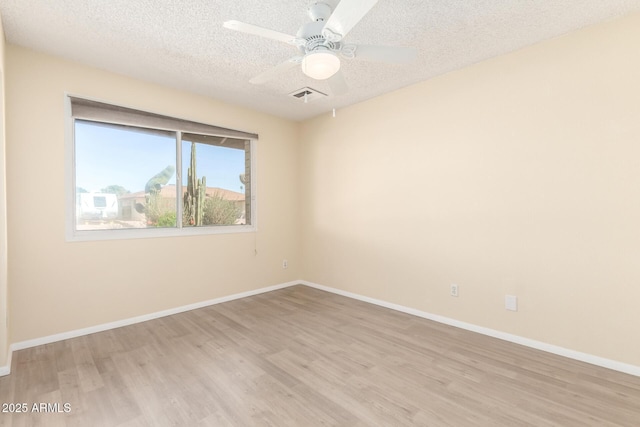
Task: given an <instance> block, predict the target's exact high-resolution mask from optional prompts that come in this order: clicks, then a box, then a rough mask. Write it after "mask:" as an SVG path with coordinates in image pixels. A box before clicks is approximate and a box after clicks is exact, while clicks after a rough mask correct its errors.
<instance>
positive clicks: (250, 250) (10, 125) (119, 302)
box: [0, 45, 300, 365]
mask: <svg viewBox="0 0 640 427" xmlns="http://www.w3.org/2000/svg"><path fill="white" fill-rule="evenodd" d="M6 54H7V70H6V79H7V88H6V100H7V163H8V164H7V196H8V201H7V206H8V228H9V233H8V240H9V253H10V254H11V257H10V267H11V268H10V269H9V285H10V291H11V292H10V306H11V334H12V342H20V341H24V340H29V339H33V338H39V337H44V336H47V335H51V334H56V333H61V332H67V331H71V330H75V329H79V328H84V327H89V326H93V325H98V324H103V323H106V322H111V321H117V320H121V319H126V318H130V317H133V316H139V315H143V314H147V313H153V312H157V311H160V310H164V309H169V308H174V307H178V306H182V305H186V304H190V303H195V302H200V301H205V300H208V299H212V298H216V297H221V296H228V295H231V294H234V293H239V292H244V291H249V290H253V289H257V288H261V287H265V286H270V285H275V284H280V283H284V282H288V281H291V280H294V279H297V278H299V276H300V270H299V266H300V261H299V259H298V255H297V252H298V247H299V241H298V233H296V231H297V224H298V213H297V206H298V205H297V200H296V199H295V197H296V194H297V192H298V190H297V185H298V184H297V183H298V179H299V178H298V169H297V163H296V161H297V147H298V126H297V125H296V124H295V123H291V122H288V121H286V120H281V119H278V118H274V117H271V116H268V115H266V114H261V113H256V112H252V111H249V110H246V109H241V108H236V107H232V106H229V105H225V104H223V103H220V102H216V101H214V100H211V99H208V98H204V97H200V96H196V95H193V94H188V93H184V92H179V91H175V90H171V89H167V88H163V87H159V86H155V85H153V84H150V83H145V82H141V81H136V80H132V79H129V78H126V77H122V76H118V75H114V74H110V73H107V72H103V71H99V70H96V69H93V68H89V67H85V66H82V65H78V64H76V63H72V62H68V61H65V60H62V59H58V58H54V57H50V56H46V55H43V54H39V53H36V52H33V51H30V50H26V49H23V48H19V47H15V46H12V45H8V46H7V52H6ZM65 91H66V92H70V93H73V94H75V95H83V96H87V97H91V98H96V99H101V100H105V101H110V102H113V103H116V104H121V105H125V106H129V107H134V108H140V109H144V110H149V111H153V112H157V113H161V114H167V115H173V116H177V117H181V118H186V119H191V120H195V121H203V122H206V123H211V124H214V125H220V126H224V127H229V128H234V129H239V130H245V131H249V132H257V133H258V134H259V135H260V140H259V141H258V148H257V156H258V157H257V174H258V176H257V179H258V181H257V195H258V200H257V203H258V204H257V206H258V207H257V208H258V221H257V223H258V232H257V233H241V234H225V235H209V236H194V237H181V238H175V237H174V238H154V239H138V240H118V241H97V242H66V241H65V229H64V224H65V216H64V215H65V206H64V203H65V180H64V177H65V170H64V164H65V161H64V160H65V150H64V147H65V140H64V137H65V128H64V126H65V115H64V94H65ZM256 249H257V255H256V254H255V250H256ZM285 257H286V258H287V259H288V260H289V268H288V269H287V270H283V269H282V259H283V258H285ZM0 365H1V364H0Z"/></svg>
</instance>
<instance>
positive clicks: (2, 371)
mask: <svg viewBox="0 0 640 427" xmlns="http://www.w3.org/2000/svg"><path fill="white" fill-rule="evenodd" d="M298 284H300V281H299V280H298V281H294V282H287V283H281V284H279V285H274V286H268V287H265V288H260V289H255V290H252V291H247V292H241V293H238V294H233V295H229V296H226V297H220V298H214V299H211V300H207V301H201V302H197V303H194V304H188V305H183V306H181V307H175V308H170V309H168V310H162V311H158V312H155V313H149V314H144V315H142V316H136V317H131V318H128V319H123V320H117V321H115V322H109V323H103V324H101V325H96V326H90V327H88V328H83V329H76V330H74V331H69V332H63V333H60V334H54V335H49V336H46V337H41V338H35V339H32V340H26V341H20V342H17V343H14V344H11V346H10V347H9V354H8V357H7V365H6V366H0V376H3V375H9V374H10V373H11V356H12V354H13V352H14V351H18V350H24V349H26V348H31V347H35V346H38V345H43V344H49V343H52V342H57V341H62V340H66V339H69V338H76V337H81V336H83V335H89V334H94V333H96V332H102V331H107V330H109V329H115V328H121V327H123V326H128V325H133V324H135V323H141V322H146V321H148V320H153V319H158V318H160V317H165V316H171V315H172V314H178V313H183V312H185V311H190V310H195V309H198V308H203V307H208V306H210V305H215V304H220V303H223V302H227V301H233V300H236V299H240V298H245V297H250V296H253V295H258V294H263V293H265V292H271V291H275V290H277V289H282V288H287V287H289V286H293V285H298Z"/></svg>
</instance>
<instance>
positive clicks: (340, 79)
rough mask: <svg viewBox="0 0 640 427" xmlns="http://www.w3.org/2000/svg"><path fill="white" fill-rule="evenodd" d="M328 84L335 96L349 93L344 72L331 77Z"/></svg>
mask: <svg viewBox="0 0 640 427" xmlns="http://www.w3.org/2000/svg"><path fill="white" fill-rule="evenodd" d="M327 83H328V84H329V88H331V93H332V94H334V95H344V94H345V93H347V92H348V91H349V86H347V81H346V80H345V79H344V74H342V70H338V72H337V73H335V74H334V75H333V76H331V77H329V78H328V79H327Z"/></svg>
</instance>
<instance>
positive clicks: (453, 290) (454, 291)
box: [449, 284, 458, 297]
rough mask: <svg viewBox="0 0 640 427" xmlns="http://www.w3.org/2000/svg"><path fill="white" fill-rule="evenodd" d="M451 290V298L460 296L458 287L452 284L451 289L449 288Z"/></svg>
mask: <svg viewBox="0 0 640 427" xmlns="http://www.w3.org/2000/svg"><path fill="white" fill-rule="evenodd" d="M449 290H450V292H451V296H452V297H457V296H458V285H456V284H452V285H451V287H450V288H449Z"/></svg>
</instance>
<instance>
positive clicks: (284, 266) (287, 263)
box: [282, 259, 289, 268]
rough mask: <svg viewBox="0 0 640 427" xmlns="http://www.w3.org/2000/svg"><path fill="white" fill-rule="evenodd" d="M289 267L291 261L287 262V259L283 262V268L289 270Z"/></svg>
mask: <svg viewBox="0 0 640 427" xmlns="http://www.w3.org/2000/svg"><path fill="white" fill-rule="evenodd" d="M287 267H289V261H287V260H286V259H283V260H282V268H287Z"/></svg>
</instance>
